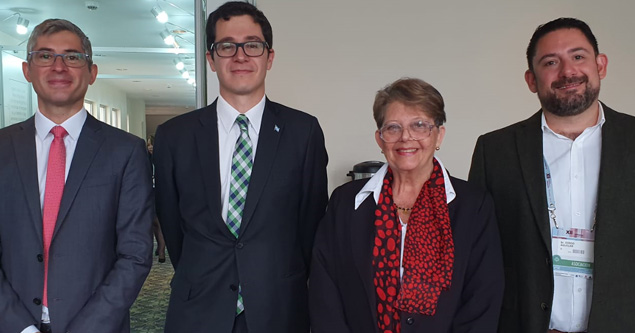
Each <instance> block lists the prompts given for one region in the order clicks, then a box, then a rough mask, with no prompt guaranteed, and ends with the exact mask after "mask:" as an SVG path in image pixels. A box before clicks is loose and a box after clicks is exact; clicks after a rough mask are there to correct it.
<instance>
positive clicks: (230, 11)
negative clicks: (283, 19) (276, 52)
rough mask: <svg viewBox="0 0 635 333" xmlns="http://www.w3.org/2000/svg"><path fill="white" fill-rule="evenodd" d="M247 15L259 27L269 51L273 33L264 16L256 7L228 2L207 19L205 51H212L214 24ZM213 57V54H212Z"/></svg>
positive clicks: (214, 34) (214, 37) (237, 2)
mask: <svg viewBox="0 0 635 333" xmlns="http://www.w3.org/2000/svg"><path fill="white" fill-rule="evenodd" d="M242 15H249V16H251V18H253V19H254V22H255V23H256V24H258V25H260V29H261V30H262V35H263V36H264V37H265V42H267V45H268V47H269V49H271V48H272V47H273V31H272V30H271V24H270V23H269V20H267V17H266V16H265V14H264V13H263V12H262V11H260V10H259V9H258V8H256V6H254V5H252V4H250V3H247V2H243V1H230V2H226V3H224V4H222V5H221V6H220V7H218V8H217V9H216V10H215V11H213V12H211V13H210V14H209V17H208V18H207V26H206V28H205V32H206V33H207V50H208V51H212V46H213V45H214V42H215V41H216V22H218V20H220V19H223V20H225V21H229V19H230V18H232V17H234V16H242ZM212 56H213V53H212Z"/></svg>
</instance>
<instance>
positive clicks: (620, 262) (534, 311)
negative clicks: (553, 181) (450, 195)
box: [469, 104, 635, 333]
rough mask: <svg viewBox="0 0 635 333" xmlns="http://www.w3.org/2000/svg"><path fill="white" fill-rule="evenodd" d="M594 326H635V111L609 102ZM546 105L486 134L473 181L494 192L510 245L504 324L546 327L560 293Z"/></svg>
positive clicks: (522, 330) (511, 331) (529, 330)
mask: <svg viewBox="0 0 635 333" xmlns="http://www.w3.org/2000/svg"><path fill="white" fill-rule="evenodd" d="M602 106H603V108H604V117H605V119H606V122H605V123H604V125H603V126H602V153H601V165H600V180H599V188H598V205H597V213H596V222H597V225H596V234H595V269H594V280H593V298H592V303H591V315H590V318H589V327H588V332H590V333H597V332H600V333H602V332H635V321H634V320H633V314H634V313H635V301H634V300H635V284H634V283H633V281H635V269H633V268H632V267H631V266H630V265H629V263H630V262H631V261H632V260H633V258H635V242H633V235H635V223H634V222H633V221H632V220H631V219H632V218H634V217H635V211H634V210H633V207H634V203H635V172H634V171H635V118H634V117H632V116H628V115H625V114H622V113H618V112H615V111H613V110H611V109H610V108H609V107H607V106H606V105H604V104H603V105H602ZM540 126H541V112H540V111H539V112H538V113H536V114H534V115H533V116H531V117H530V118H529V119H527V120H524V121H522V122H519V123H517V124H514V125H511V126H509V127H506V128H503V129H500V130H497V131H494V132H492V133H488V134H485V135H483V136H481V137H480V138H479V139H478V141H477V143H476V148H475V150H474V156H473V157H472V167H471V169H470V176H469V180H470V182H472V183H474V184H477V185H479V186H482V187H483V188H486V189H487V190H488V191H489V192H490V193H491V194H492V196H493V198H494V202H495V205H496V217H497V220H498V224H499V230H500V234H501V240H502V245H503V259H504V265H505V295H504V299H503V308H502V311H501V318H500V327H499V332H504V333H536V332H546V331H547V330H548V327H549V320H550V317H551V304H552V300H553V266H552V262H551V258H552V253H551V235H550V231H549V217H548V213H547V196H546V193H545V179H544V173H543V153H542V131H541V129H540Z"/></svg>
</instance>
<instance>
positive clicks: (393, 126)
mask: <svg viewBox="0 0 635 333" xmlns="http://www.w3.org/2000/svg"><path fill="white" fill-rule="evenodd" d="M435 127H439V126H437V125H434V124H430V123H428V122H425V121H423V120H415V121H413V122H411V123H410V124H408V129H407V130H408V134H409V135H410V138H409V139H408V140H406V141H419V140H423V139H427V138H428V137H429V136H430V133H432V129H434V128H435ZM403 131H404V128H403V127H402V126H401V124H398V123H388V124H384V126H382V127H381V128H380V129H379V137H380V138H381V139H382V140H384V142H388V143H393V142H397V141H400V140H401V139H402V137H403Z"/></svg>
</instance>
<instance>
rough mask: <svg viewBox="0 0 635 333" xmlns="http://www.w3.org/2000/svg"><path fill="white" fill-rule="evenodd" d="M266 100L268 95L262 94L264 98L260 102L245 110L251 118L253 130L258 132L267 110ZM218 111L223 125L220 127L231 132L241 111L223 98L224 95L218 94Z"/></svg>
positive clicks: (248, 117) (250, 122)
mask: <svg viewBox="0 0 635 333" xmlns="http://www.w3.org/2000/svg"><path fill="white" fill-rule="evenodd" d="M266 100H267V98H266V96H262V99H261V100H260V102H258V104H256V105H254V107H252V108H251V109H249V110H247V112H245V115H246V116H247V119H249V125H250V126H251V130H253V131H255V132H254V133H256V134H258V133H259V131H260V123H261V122H262V115H263V113H264V112H265V102H266ZM216 112H217V114H218V121H219V123H220V125H221V126H220V127H221V128H222V129H224V130H225V132H226V133H229V131H230V130H231V128H232V126H234V123H235V122H236V117H238V115H240V112H238V110H236V109H235V108H234V107H233V106H231V105H230V104H229V103H228V102H227V101H226V100H225V99H224V98H223V96H218V101H217V102H216Z"/></svg>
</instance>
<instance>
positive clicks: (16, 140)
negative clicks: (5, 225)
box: [13, 117, 42, 239]
mask: <svg viewBox="0 0 635 333" xmlns="http://www.w3.org/2000/svg"><path fill="white" fill-rule="evenodd" d="M20 128H21V131H19V132H17V133H16V135H15V136H14V137H13V151H14V154H15V157H16V163H17V165H18V172H19V173H20V179H21V181H22V185H23V186H24V194H25V198H26V201H27V206H28V208H29V212H30V215H31V218H32V220H33V223H34V226H35V230H36V231H37V236H38V239H42V208H41V206H40V188H39V185H38V176H37V174H38V172H37V157H36V152H35V120H34V118H33V117H31V118H29V119H28V120H26V121H25V122H24V123H22V125H21V126H20Z"/></svg>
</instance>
